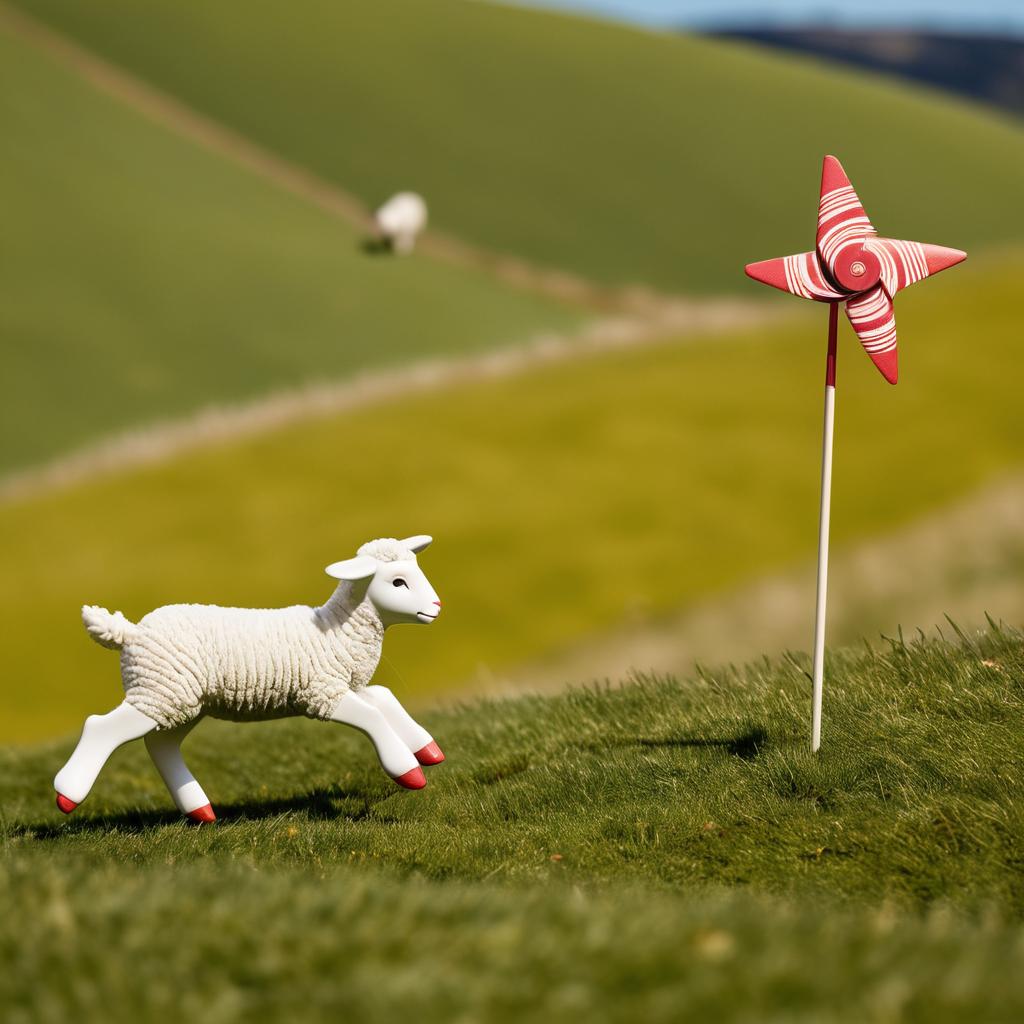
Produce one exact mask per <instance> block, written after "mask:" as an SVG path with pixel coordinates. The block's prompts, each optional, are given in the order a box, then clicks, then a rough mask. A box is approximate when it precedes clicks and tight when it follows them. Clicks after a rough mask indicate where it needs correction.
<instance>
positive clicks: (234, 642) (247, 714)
mask: <svg viewBox="0 0 1024 1024" xmlns="http://www.w3.org/2000/svg"><path fill="white" fill-rule="evenodd" d="M91 614H95V613H94V612H91ZM383 638H384V626H383V625H382V623H381V620H380V616H379V615H378V614H377V612H376V610H375V609H374V608H373V606H372V605H371V604H370V603H369V602H366V601H362V602H359V603H355V602H353V601H352V600H351V584H349V583H341V584H339V585H338V588H337V590H336V591H335V592H334V595H333V596H332V597H331V599H330V600H329V601H328V602H327V604H325V605H323V606H322V607H319V608H310V607H306V606H303V605H297V606H295V607H292V608H275V609H253V608H219V607H217V606H216V605H198V604H176V605H167V606H165V607H163V608H158V609H157V610H156V611H153V612H150V613H149V614H148V615H146V616H144V617H143V618H142V619H141V620H140V622H139V624H138V625H137V626H132V627H130V628H129V629H127V630H126V631H125V633H124V646H123V647H122V649H121V678H122V680H123V682H124V690H125V699H126V700H127V701H128V703H129V704H131V705H132V707H134V708H137V709H138V710H139V711H141V712H142V713H143V714H146V715H148V716H149V717H150V718H152V719H153V721H154V722H156V723H157V725H158V726H159V727H160V728H161V729H173V728H174V727H175V726H178V725H184V724H185V723H186V722H190V721H192V719H194V718H196V717H197V716H198V715H199V714H202V713H205V714H207V715H210V716H211V717H213V718H228V719H233V720H236V721H245V720H253V721H258V720H261V719H268V718H281V717H286V716H289V715H308V716H309V717H310V718H320V719H324V720H328V719H329V718H330V717H331V712H332V711H333V709H334V706H335V704H337V703H338V701H339V700H341V698H342V697H343V696H344V695H345V694H346V693H347V692H348V691H349V690H350V689H355V690H360V689H362V688H363V687H365V686H366V685H367V684H368V683H369V682H370V679H371V678H372V676H373V673H374V672H375V671H376V669H377V662H378V661H379V660H380V651H381V642H382V640H383Z"/></svg>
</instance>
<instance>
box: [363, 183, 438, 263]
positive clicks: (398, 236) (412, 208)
mask: <svg viewBox="0 0 1024 1024" xmlns="http://www.w3.org/2000/svg"><path fill="white" fill-rule="evenodd" d="M375 220H376V222H377V229H378V230H379V231H380V233H381V235H383V236H384V237H385V238H387V239H389V240H390V242H391V244H392V245H393V246H394V248H395V251H396V252H401V253H406V252H411V251H412V249H413V246H414V245H415V244H416V237H417V236H418V235H419V234H420V232H422V231H423V229H424V228H425V227H426V226H427V204H426V202H425V201H424V199H423V197H422V196H420V195H417V194H416V193H415V192H399V193H397V194H396V195H393V196H392V197H391V198H390V199H389V200H388V201H387V202H386V203H385V204H384V205H383V206H382V207H381V208H380V209H379V210H378V211H377V213H376V214H375Z"/></svg>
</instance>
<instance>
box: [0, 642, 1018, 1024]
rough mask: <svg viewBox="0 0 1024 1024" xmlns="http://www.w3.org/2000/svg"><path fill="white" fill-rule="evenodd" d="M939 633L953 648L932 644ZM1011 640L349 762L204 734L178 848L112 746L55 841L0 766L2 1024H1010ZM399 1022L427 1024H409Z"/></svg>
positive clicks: (347, 739)
mask: <svg viewBox="0 0 1024 1024" xmlns="http://www.w3.org/2000/svg"><path fill="white" fill-rule="evenodd" d="M950 635H951V636H952V635H953V634H952V631H951V633H950ZM1022 652H1024V636H1022V635H1021V634H1020V633H1017V632H1013V631H998V630H997V631H994V632H992V633H990V634H988V635H983V636H976V637H973V638H970V639H968V638H964V639H963V642H956V643H949V642H946V641H940V640H935V641H926V642H914V643H908V644H905V643H903V642H902V641H900V640H896V641H893V642H891V643H888V644H884V645H882V646H881V647H880V648H879V649H877V650H875V651H863V650H862V651H860V652H855V651H844V652H837V653H834V654H833V655H832V657H831V658H830V662H829V665H828V679H829V684H828V691H827V702H826V719H825V745H824V747H823V750H822V752H821V754H820V755H819V756H813V755H811V754H810V753H809V752H808V750H807V722H806V718H807V710H808V709H807V703H808V689H809V686H808V682H807V678H806V671H805V670H806V663H805V662H804V660H803V659H800V660H786V661H783V662H781V663H779V664H769V663H768V662H767V661H765V662H763V663H761V664H759V665H756V666H752V667H750V668H748V669H746V670H743V671H728V672H726V671H713V672H705V673H702V674H701V675H700V676H699V677H697V678H694V679H690V680H688V681H676V680H672V679H660V680H652V679H647V680H639V681H637V682H635V683H633V684H630V685H627V686H625V687H623V688H614V689H612V688H604V689H590V690H580V691H575V692H572V693H569V694H567V695H564V696H559V697H549V698H526V699H519V700H515V701H506V702H500V703H483V704H471V705H465V706H462V707H459V708H456V709H453V710H450V711H448V712H444V713H434V714H428V715H426V716H425V719H424V720H425V722H426V724H427V725H428V727H429V728H431V729H432V731H434V733H435V735H436V736H437V737H438V739H439V740H440V742H441V743H442V745H443V746H444V747H445V749H446V751H447V752H448V755H449V760H448V762H447V763H446V764H445V765H444V766H442V767H440V768H437V769H433V770H431V772H430V782H429V784H428V786H427V788H426V789H425V790H424V791H422V792H420V793H416V794H410V793H407V792H402V791H399V790H397V789H396V788H395V787H394V786H393V785H392V784H391V783H390V782H389V781H388V780H387V779H386V778H384V777H383V776H382V775H381V773H380V771H379V769H378V768H377V767H376V766H375V765H373V764H372V763H371V753H370V749H369V746H368V744H367V743H366V741H365V740H364V739H362V738H361V737H359V736H358V735H357V734H355V733H353V732H350V731H348V730H342V729H335V728H334V727H331V726H326V725H323V724H319V723H312V722H305V721H292V722H284V723H275V724H271V725H260V726H245V727H242V726H231V725H227V724H223V723H207V724H205V725H203V726H201V727H200V729H199V730H198V731H197V733H196V734H195V738H194V739H192V740H190V749H189V751H188V756H189V760H190V763H191V764H192V767H193V770H195V771H196V774H197V775H198V776H199V778H200V779H202V780H203V782H204V785H205V786H206V788H207V790H208V792H209V793H210V795H211V797H212V798H213V800H214V802H215V804H216V805H217V807H218V809H219V812H220V815H221V820H220V821H219V822H218V824H217V825H216V826H213V827H203V828H201V829H194V828H189V827H187V826H186V825H184V824H183V823H181V822H180V821H179V820H178V819H177V817H176V815H175V814H173V813H172V812H171V811H170V810H168V809H167V808H168V807H169V803H168V798H167V796H166V794H165V793H164V792H163V791H162V790H161V786H160V783H159V781H158V779H157V777H156V774H155V771H154V770H153V769H152V767H151V766H149V765H148V764H147V763H146V761H145V756H144V751H143V750H142V749H141V746H140V745H138V744H135V745H133V746H131V747H129V748H126V749H125V750H123V751H120V752H118V753H117V754H116V755H115V757H114V759H113V761H112V763H111V764H110V765H109V766H108V768H107V770H106V772H105V773H104V774H103V775H102V776H101V778H100V781H99V783H98V784H97V787H96V789H95V790H94V792H93V794H92V795H91V796H90V798H89V800H88V801H87V802H86V803H85V804H83V806H82V807H81V808H80V809H79V811H77V812H76V813H75V815H74V816H73V817H72V818H71V819H67V820H65V819H62V818H60V816H59V814H58V812H57V811H56V809H55V808H53V807H52V804H51V794H50V790H49V779H50V777H51V776H52V774H53V772H54V771H55V769H56V767H58V766H59V764H60V763H61V762H62V759H63V758H64V757H65V756H66V754H67V752H68V750H69V747H70V744H68V743H67V742H62V743H51V744H49V745H47V746H45V747H39V748H35V749H32V750H20V751H16V750H11V749H9V748H8V749H6V750H4V751H3V752H2V753H0V805H2V807H3V809H4V810H3V814H4V818H3V825H2V833H0V835H2V837H3V839H2V841H3V859H2V867H0V886H2V890H3V893H4V899H5V909H6V911H7V912H6V913H5V915H4V919H3V923H2V924H0V951H2V955H3V957H4V963H5V965H6V966H7V970H5V971H4V972H3V975H2V979H0V999H3V1001H4V1003H5V1005H6V1006H7V1007H8V1008H9V1010H8V1012H9V1014H10V1013H14V1014H17V1013H20V1014H21V1016H17V1015H15V1016H11V1017H10V1019H11V1020H30V1019H31V1020H33V1021H36V1020H54V1021H58V1020H66V1019H70V1018H74V1019H78V1020H93V1019H96V1020H100V1019H102V1020H120V1019H127V1018H128V1016H129V1015H130V1016H131V1019H133V1020H158V1019H166V1015H167V1014H168V1013H169V1012H171V1011H174V1012H175V1013H176V1014H177V1015H179V1016H180V1015H184V1014H187V1015H188V1016H189V1018H190V1019H196V1020H217V1021H233V1020H242V1019H253V1017H255V1016H258V1017H259V1019H261V1020H295V1019H321V1018H322V1017H325V1016H326V1015H328V1014H332V1015H336V1014H338V1013H339V1012H344V1013H348V1014H350V1015H352V1016H356V1017H358V1018H359V1019H366V1020H393V1019H395V1018H396V1017H397V1016H399V1015H401V1016H408V1015H409V1014H413V1013H424V1012H429V1013H430V1014H431V1015H432V1016H437V1017H440V1018H447V1019H455V1020H467V1021H476V1020H481V1021H483V1020H487V1021H505V1020H510V1021H511V1020H522V1019H524V1015H527V1014H532V1019H544V1020H559V1021H560V1020H569V1019H574V1020H578V1019H579V1018H580V1017H581V1016H583V1015H585V1016H586V1018H587V1019H593V1020H597V1021H605V1020H607V1021H626V1020H635V1019H637V1018H638V1017H641V1018H642V1019H645V1020H650V1021H670V1020H679V1019H680V1018H681V1016H688V1015H691V1014H693V1015H696V1014H697V1013H699V1012H708V1013H709V1014H711V1013H713V1014H714V1016H715V1018H716V1019H721V1020H724V1021H751V1020H757V1021H776V1020H778V1021H782V1020H785V1021H793V1020H806V1021H811V1020H813V1021H824V1022H828V1021H851V1022H858V1024H863V1022H876V1021H877V1022H880V1024H881V1022H903V1021H928V1022H936V1021H963V1020H979V1021H980V1020H984V1021H1011V1020H1015V1019H1018V1018H1019V1017H1020V1014H1021V1013H1022V1012H1024V985H1022V984H1021V981H1020V979H1021V976H1022V967H1024V929H1022V927H1021V916H1022V912H1024V872H1022V864H1021V856H1020V850H1021V844H1022V841H1024V817H1022V814H1021V807H1020V803H1019V801H1018V800H1017V796H1018V794H1019V793H1020V791H1021V787H1022V785H1024V761H1022V760H1021V757H1020V750H1021V746H1022V743H1024V724H1022V723H1024V715H1022V712H1024V689H1022V684H1021V680H1022V678H1024V655H1022ZM425 1008H426V1009H425Z"/></svg>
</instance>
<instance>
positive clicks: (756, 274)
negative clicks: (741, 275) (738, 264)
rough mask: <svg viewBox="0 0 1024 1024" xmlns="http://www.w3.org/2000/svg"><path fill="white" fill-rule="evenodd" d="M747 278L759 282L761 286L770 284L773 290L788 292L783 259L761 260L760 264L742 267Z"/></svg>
mask: <svg viewBox="0 0 1024 1024" xmlns="http://www.w3.org/2000/svg"><path fill="white" fill-rule="evenodd" d="M744 270H745V271H746V274H747V277H751V278H753V279H754V280H755V281H760V282H761V283H762V284H770V285H771V286H772V287H773V288H781V289H782V290H783V291H784V292H786V291H789V290H790V287H789V283H788V282H787V280H786V260H785V257H781V256H780V257H776V258H775V259H772V260H762V261H761V262H760V263H748V264H747V265H746V267H744Z"/></svg>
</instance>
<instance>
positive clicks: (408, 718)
mask: <svg viewBox="0 0 1024 1024" xmlns="http://www.w3.org/2000/svg"><path fill="white" fill-rule="evenodd" d="M359 696H360V697H362V698H363V699H364V700H365V701H367V702H368V703H370V704H372V705H373V706H374V707H375V708H376V709H377V710H378V711H379V712H380V713H381V714H382V715H383V716H384V717H385V718H386V719H387V721H388V725H390V726H391V728H392V729H394V730H395V732H397V733H398V738H399V739H400V740H401V741H402V742H403V743H404V744H405V745H406V746H407V747H408V748H409V749H410V750H411V751H412V752H413V756H414V757H415V758H416V760H417V761H419V763H420V764H427V765H429V764H440V763H441V762H442V761H443V760H444V754H443V753H442V752H441V748H440V747H439V746H438V745H437V744H436V743H435V742H434V737H433V736H431V735H430V733H429V732H427V730H426V729H424V728H423V726H422V725H420V723H419V722H417V721H416V719H415V718H413V717H412V715H410V714H409V712H408V711H406V710H405V708H403V707H402V705H401V702H400V701H399V700H398V698H397V697H396V696H395V695H394V694H393V693H392V692H391V691H390V690H389V689H388V688H387V687H386V686H367V687H366V688H365V689H363V690H361V691H360V693H359Z"/></svg>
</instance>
